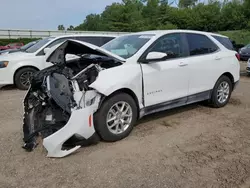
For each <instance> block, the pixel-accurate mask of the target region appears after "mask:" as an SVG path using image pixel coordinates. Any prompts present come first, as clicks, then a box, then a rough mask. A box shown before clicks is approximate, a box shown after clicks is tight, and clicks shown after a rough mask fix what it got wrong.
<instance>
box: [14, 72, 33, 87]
mask: <svg viewBox="0 0 250 188" xmlns="http://www.w3.org/2000/svg"><path fill="white" fill-rule="evenodd" d="M35 72H37V70H36V69H34V68H32V67H25V68H22V69H20V70H18V71H17V73H16V74H15V78H14V82H15V85H16V87H17V88H18V89H21V90H27V89H28V88H29V86H30V79H31V77H32V76H33V74H34V73H35Z"/></svg>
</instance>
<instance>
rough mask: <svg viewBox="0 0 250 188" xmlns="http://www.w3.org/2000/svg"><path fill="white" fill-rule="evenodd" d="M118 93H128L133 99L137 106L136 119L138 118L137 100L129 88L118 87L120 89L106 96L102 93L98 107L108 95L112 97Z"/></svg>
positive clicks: (138, 107)
mask: <svg viewBox="0 0 250 188" xmlns="http://www.w3.org/2000/svg"><path fill="white" fill-rule="evenodd" d="M119 93H126V94H128V95H130V96H131V97H132V98H133V99H134V101H135V104H136V107H137V119H138V118H139V115H140V105H139V100H138V98H137V96H136V94H135V93H134V92H133V91H132V90H131V89H129V88H120V89H118V90H116V91H113V92H112V93H111V94H110V95H108V96H104V95H103V97H102V100H101V102H100V104H99V107H100V106H101V105H102V103H103V102H104V101H105V100H107V99H109V98H110V97H113V96H114V95H117V94H119Z"/></svg>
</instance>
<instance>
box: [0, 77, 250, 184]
mask: <svg viewBox="0 0 250 188" xmlns="http://www.w3.org/2000/svg"><path fill="white" fill-rule="evenodd" d="M24 94H25V92H22V91H18V90H16V89H5V90H2V91H0V107H1V108H0V128H1V131H0V187H1V188H12V187H13V188H14V187H18V188H27V187H41V188H43V187H44V188H45V187H46V188H48V187H50V188H54V187H60V188H64V187H65V188H66V187H72V188H73V187H79V188H83V187H99V188H100V187H103V188H113V187H119V188H123V187H124V188H138V187H145V188H147V187H150V188H156V187H157V188H158V187H159V188H162V187H169V188H172V187H192V188H193V187H197V188H201V187H211V188H212V187H220V188H221V187H222V188H223V187H225V188H230V187H232V188H236V187H240V188H249V187H250V139H249V138H250V124H249V122H250V108H249V107H250V77H245V76H242V78H241V81H240V85H239V86H238V88H237V90H236V91H235V92H234V93H233V96H232V98H231V100H230V103H229V104H228V105H227V106H226V107H224V108H221V109H212V108H209V107H205V106H203V105H200V104H194V105H190V106H187V107H181V108H178V109H174V110H170V111H167V112H162V113H158V114H155V115H151V116H148V117H145V118H144V119H142V120H141V121H140V122H139V123H138V125H137V126H136V127H135V128H134V130H133V132H132V133H131V135H130V136H129V137H127V138H126V139H124V140H122V141H119V142H116V143H103V142H101V143H99V144H98V145H95V146H91V147H85V148H82V149H80V150H79V151H78V152H77V153H76V154H73V155H71V156H68V157H66V158H63V159H51V158H46V152H45V150H44V149H43V148H42V147H38V148H36V151H34V152H31V153H27V152H25V151H24V150H23V149H22V148H21V145H22V131H21V129H22V127H21V126H22V124H21V121H22V105H21V100H22V98H23V96H24Z"/></svg>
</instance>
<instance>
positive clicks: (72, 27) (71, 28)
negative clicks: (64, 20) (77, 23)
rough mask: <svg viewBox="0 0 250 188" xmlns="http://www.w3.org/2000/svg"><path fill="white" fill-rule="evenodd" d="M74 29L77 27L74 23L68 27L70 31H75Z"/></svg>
mask: <svg viewBox="0 0 250 188" xmlns="http://www.w3.org/2000/svg"><path fill="white" fill-rule="evenodd" d="M74 29H75V28H74V26H73V25H70V26H69V27H68V28H67V30H68V31H73V30H74Z"/></svg>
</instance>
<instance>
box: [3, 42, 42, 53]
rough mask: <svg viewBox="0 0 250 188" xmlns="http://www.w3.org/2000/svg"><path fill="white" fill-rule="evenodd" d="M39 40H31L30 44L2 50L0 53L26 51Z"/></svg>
mask: <svg viewBox="0 0 250 188" xmlns="http://www.w3.org/2000/svg"><path fill="white" fill-rule="evenodd" d="M38 41H39V40H36V41H32V42H29V43H28V44H26V45H24V46H22V47H21V48H17V49H8V50H2V51H0V55H2V54H10V53H14V52H20V51H25V50H27V49H29V48H30V47H31V46H33V45H34V44H36V43H37V42H38Z"/></svg>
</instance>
